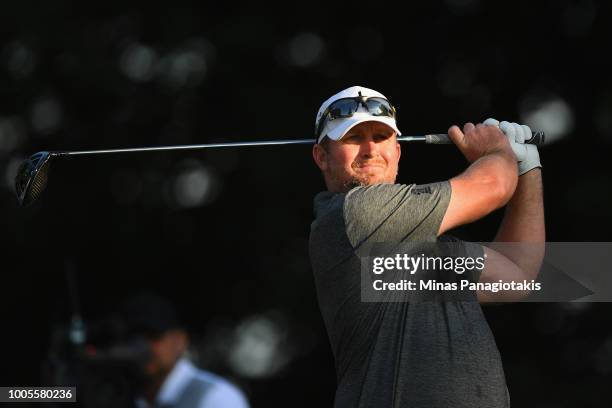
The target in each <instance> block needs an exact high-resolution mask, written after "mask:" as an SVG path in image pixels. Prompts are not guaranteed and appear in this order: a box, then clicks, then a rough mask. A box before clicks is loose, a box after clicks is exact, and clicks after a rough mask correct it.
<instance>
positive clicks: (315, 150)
mask: <svg viewBox="0 0 612 408" xmlns="http://www.w3.org/2000/svg"><path fill="white" fill-rule="evenodd" d="M312 158H313V159H314V161H315V163H317V166H319V169H321V171H327V168H328V166H327V151H326V150H325V148H324V147H323V146H321V145H320V144H315V145H314V146H312Z"/></svg>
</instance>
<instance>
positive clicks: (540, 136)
mask: <svg viewBox="0 0 612 408" xmlns="http://www.w3.org/2000/svg"><path fill="white" fill-rule="evenodd" d="M544 140H545V135H544V132H542V131H539V132H531V139H529V140H525V143H527V144H532V145H536V146H542V145H543V144H544ZM425 143H430V144H452V143H453V142H452V141H451V140H450V138H449V137H448V135H447V134H445V133H438V134H434V135H425Z"/></svg>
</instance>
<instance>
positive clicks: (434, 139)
mask: <svg viewBox="0 0 612 408" xmlns="http://www.w3.org/2000/svg"><path fill="white" fill-rule="evenodd" d="M397 140H398V141H400V142H421V143H423V142H424V143H429V144H450V143H452V141H451V140H450V139H449V137H448V135H447V134H445V133H436V134H429V135H421V136H400V137H398V138H397ZM543 141H544V133H543V132H536V133H534V134H533V137H532V138H531V139H530V140H529V141H527V142H526V143H532V144H538V145H539V144H541V143H542V142H543ZM314 143H315V140H314V139H291V140H264V141H254V142H227V143H207V144H195V145H179V146H160V147H134V148H128V149H107V150H83V151H60V152H54V154H56V155H58V156H81V155H94V154H106V153H134V152H159V151H170V150H197V149H210V148H220V147H246V146H271V145H295V144H310V145H312V144H314Z"/></svg>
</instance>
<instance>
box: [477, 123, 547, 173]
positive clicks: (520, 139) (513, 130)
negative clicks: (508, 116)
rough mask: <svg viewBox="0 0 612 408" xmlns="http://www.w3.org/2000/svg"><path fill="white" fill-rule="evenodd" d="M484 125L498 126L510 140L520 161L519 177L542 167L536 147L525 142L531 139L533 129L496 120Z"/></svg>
mask: <svg viewBox="0 0 612 408" xmlns="http://www.w3.org/2000/svg"><path fill="white" fill-rule="evenodd" d="M482 124H483V125H489V126H497V127H498V128H499V129H500V130H501V131H502V132H504V134H505V135H506V137H507V138H508V141H509V142H510V146H512V151H514V154H515V155H516V160H517V161H518V170H519V176H521V175H523V174H525V173H527V172H528V171H529V170H533V169H535V168H536V167H542V164H541V163H540V155H539V153H538V148H537V146H536V145H532V144H525V140H529V139H531V129H530V128H529V126H527V125H519V124H518V123H510V122H506V121H502V122H499V121H498V120H496V119H493V118H489V119H487V120H485V121H484V122H482Z"/></svg>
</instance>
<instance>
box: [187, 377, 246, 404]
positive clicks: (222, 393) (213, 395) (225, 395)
mask: <svg viewBox="0 0 612 408" xmlns="http://www.w3.org/2000/svg"><path fill="white" fill-rule="evenodd" d="M198 408H249V403H248V401H247V399H246V397H245V396H244V394H243V393H242V392H241V391H240V390H239V389H238V388H237V387H236V386H234V385H232V384H229V383H226V382H221V383H218V384H215V386H214V387H213V389H211V390H210V391H209V392H208V393H206V395H205V397H204V398H203V399H202V401H201V403H200V405H199V407H198Z"/></svg>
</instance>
